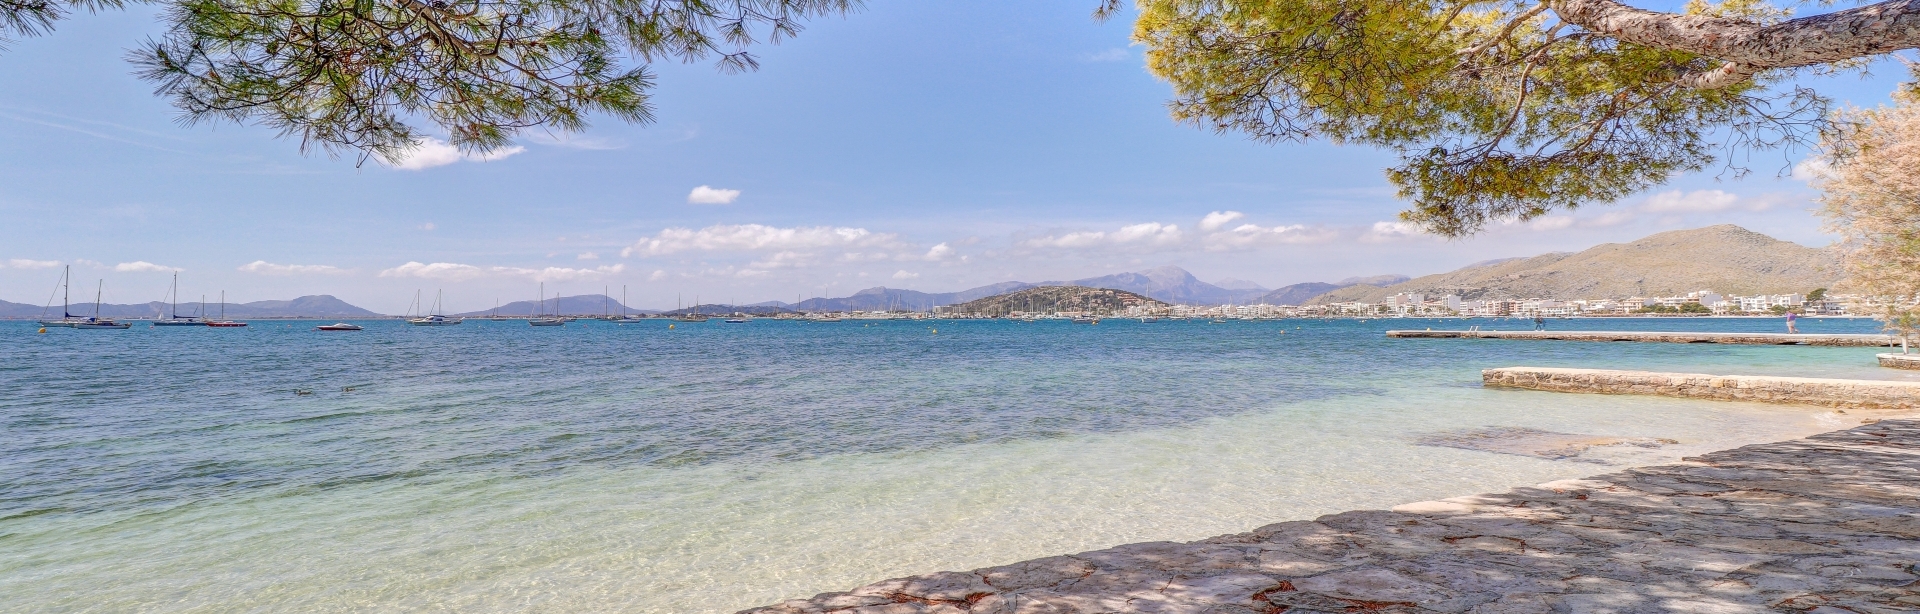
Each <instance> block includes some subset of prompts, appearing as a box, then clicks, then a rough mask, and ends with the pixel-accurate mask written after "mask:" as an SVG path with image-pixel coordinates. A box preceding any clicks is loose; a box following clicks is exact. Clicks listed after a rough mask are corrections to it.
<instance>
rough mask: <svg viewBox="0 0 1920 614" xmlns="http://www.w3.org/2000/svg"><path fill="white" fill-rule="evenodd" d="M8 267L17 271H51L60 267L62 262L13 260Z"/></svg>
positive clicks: (9, 261) (8, 262) (8, 263)
mask: <svg viewBox="0 0 1920 614" xmlns="http://www.w3.org/2000/svg"><path fill="white" fill-rule="evenodd" d="M7 266H10V267H13V268H16V269H51V268H53V267H57V266H60V261H58V260H29V259H26V258H14V259H12V260H8V261H7Z"/></svg>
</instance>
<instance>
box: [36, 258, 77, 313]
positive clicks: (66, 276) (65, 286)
mask: <svg viewBox="0 0 1920 614" xmlns="http://www.w3.org/2000/svg"><path fill="white" fill-rule="evenodd" d="M72 281H73V266H71V265H69V266H67V268H66V270H65V272H62V273H61V274H60V319H58V320H49V319H46V315H47V310H49V309H53V297H51V296H49V297H47V306H46V308H44V309H41V310H40V316H41V320H40V325H41V326H58V327H63V328H73V325H75V324H78V323H80V322H83V321H85V320H86V319H85V318H79V317H75V316H74V315H73V313H72V311H73V308H72V307H71V306H69V305H68V304H67V296H68V294H69V292H68V290H69V286H70V285H71V283H70V282H72Z"/></svg>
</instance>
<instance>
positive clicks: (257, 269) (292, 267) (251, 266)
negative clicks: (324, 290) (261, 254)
mask: <svg viewBox="0 0 1920 614" xmlns="http://www.w3.org/2000/svg"><path fill="white" fill-rule="evenodd" d="M239 271H241V272H243V273H257V274H260V275H339V274H341V273H345V272H347V271H346V269H342V268H340V267H336V266H329V265H324V264H274V263H271V262H267V261H265V260H255V261H253V262H249V263H247V264H243V265H240V268H239Z"/></svg>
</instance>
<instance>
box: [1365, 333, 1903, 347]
mask: <svg viewBox="0 0 1920 614" xmlns="http://www.w3.org/2000/svg"><path fill="white" fill-rule="evenodd" d="M1387 336H1388V337H1391V338H1395V339H1526V340H1533V341H1637V342H1642V343H1729V344H1738V345H1820V346H1848V347H1888V346H1894V345H1899V343H1900V338H1899V337H1895V336H1892V335H1815V334H1797V335H1789V334H1785V333H1777V334H1776V333H1679V332H1650V331H1611V330H1566V331H1545V330H1390V331H1387Z"/></svg>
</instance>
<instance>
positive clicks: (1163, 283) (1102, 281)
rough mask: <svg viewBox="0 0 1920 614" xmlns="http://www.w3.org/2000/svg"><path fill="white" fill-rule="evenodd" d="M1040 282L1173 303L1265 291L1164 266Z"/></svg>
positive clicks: (1251, 297)
mask: <svg viewBox="0 0 1920 614" xmlns="http://www.w3.org/2000/svg"><path fill="white" fill-rule="evenodd" d="M1035 285H1040V286H1065V285H1072V286H1087V287H1091V288H1113V289H1115V290H1126V291H1128V292H1133V293H1136V294H1141V295H1145V296H1148V297H1152V298H1154V299H1156V300H1161V301H1167V302H1170V303H1185V304H1189V305H1219V304H1223V303H1249V302H1253V301H1255V300H1257V299H1259V298H1260V295H1263V294H1266V291H1265V290H1230V289H1227V288H1222V287H1220V286H1216V285H1213V284H1210V283H1207V282H1204V281H1200V280H1199V279H1198V278H1195V277H1194V276H1193V274H1192V273H1188V272H1187V270H1186V269H1182V268H1180V267H1177V266H1163V267H1155V268H1151V269H1147V270H1145V271H1139V272H1136V273H1118V274H1114V275H1103V276H1100V277H1088V278H1086V279H1075V280H1073V281H1043V282H1040V283H1038V284H1035Z"/></svg>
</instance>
